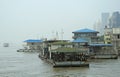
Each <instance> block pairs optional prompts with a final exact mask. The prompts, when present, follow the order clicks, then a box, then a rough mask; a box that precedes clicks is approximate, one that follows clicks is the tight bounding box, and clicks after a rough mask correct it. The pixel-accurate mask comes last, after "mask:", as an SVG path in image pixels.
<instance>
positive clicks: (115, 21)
mask: <svg viewBox="0 0 120 77" xmlns="http://www.w3.org/2000/svg"><path fill="white" fill-rule="evenodd" d="M109 26H110V27H111V28H118V27H119V28H120V13H119V12H118V11H117V12H113V14H112V16H111V18H110V19H109Z"/></svg>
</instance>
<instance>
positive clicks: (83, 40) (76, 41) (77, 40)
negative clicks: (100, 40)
mask: <svg viewBox="0 0 120 77" xmlns="http://www.w3.org/2000/svg"><path fill="white" fill-rule="evenodd" d="M72 42H74V43H85V42H88V41H86V40H85V39H76V40H73V41H72Z"/></svg>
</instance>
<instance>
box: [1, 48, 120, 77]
mask: <svg viewBox="0 0 120 77" xmlns="http://www.w3.org/2000/svg"><path fill="white" fill-rule="evenodd" d="M18 48H19V47H17V46H10V47H0V77H120V59H109V60H106V59H104V60H101V59H99V60H92V61H90V67H65V68H53V67H52V65H50V64H48V63H46V62H44V61H42V60H40V59H39V58H38V53H25V52H16V50H17V49H18Z"/></svg>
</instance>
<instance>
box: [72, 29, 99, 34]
mask: <svg viewBox="0 0 120 77" xmlns="http://www.w3.org/2000/svg"><path fill="white" fill-rule="evenodd" d="M88 32H92V33H93V32H94V33H98V31H95V30H91V29H87V28H86V29H80V30H77V31H74V32H73V33H88Z"/></svg>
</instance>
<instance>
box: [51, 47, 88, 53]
mask: <svg viewBox="0 0 120 77" xmlns="http://www.w3.org/2000/svg"><path fill="white" fill-rule="evenodd" d="M87 51H88V50H87V49H82V48H70V47H61V48H57V49H55V50H52V52H87Z"/></svg>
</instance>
